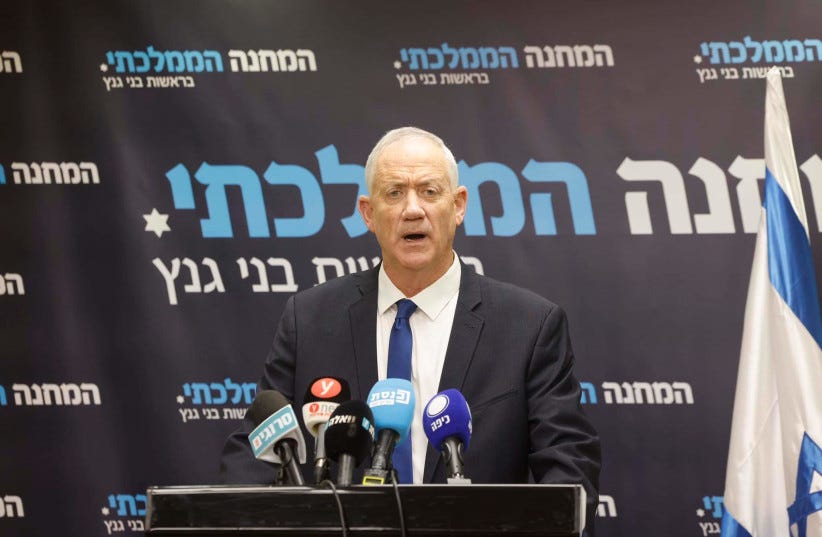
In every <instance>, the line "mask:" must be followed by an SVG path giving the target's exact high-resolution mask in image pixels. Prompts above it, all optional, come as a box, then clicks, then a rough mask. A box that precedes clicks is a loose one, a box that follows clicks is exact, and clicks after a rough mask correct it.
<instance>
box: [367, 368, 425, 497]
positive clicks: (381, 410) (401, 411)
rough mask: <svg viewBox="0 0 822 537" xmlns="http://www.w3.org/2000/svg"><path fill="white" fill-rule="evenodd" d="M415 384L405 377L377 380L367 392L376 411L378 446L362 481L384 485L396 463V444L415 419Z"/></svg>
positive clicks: (372, 407) (405, 434)
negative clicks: (394, 455) (394, 456)
mask: <svg viewBox="0 0 822 537" xmlns="http://www.w3.org/2000/svg"><path fill="white" fill-rule="evenodd" d="M414 399H415V398H414V388H413V387H412V386H411V383H410V382H409V381H407V380H405V379H385V380H381V381H379V382H377V383H376V384H374V387H373V388H371V392H369V394H368V406H369V407H371V411H372V412H373V413H374V426H375V427H376V430H377V446H376V448H375V449H374V456H373V457H372V458H371V468H369V469H368V470H366V471H365V473H364V474H363V478H362V484H363V485H382V484H383V483H385V480H386V479H387V478H388V475H389V474H390V472H391V469H392V467H393V465H392V464H391V455H392V454H393V453H394V447H396V445H397V444H399V443H400V442H402V441H403V440H405V439H406V438H407V437H408V432H409V431H410V430H411V420H413V419H414V405H415V401H414Z"/></svg>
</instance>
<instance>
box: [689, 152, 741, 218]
mask: <svg viewBox="0 0 822 537" xmlns="http://www.w3.org/2000/svg"><path fill="white" fill-rule="evenodd" d="M688 173H690V174H691V175H695V176H696V177H698V178H699V179H700V180H701V181H702V182H703V183H704V184H705V194H706V195H707V197H708V212H707V213H706V214H696V215H694V225H695V227H696V232H697V233H733V232H734V231H735V230H736V228H735V226H734V217H733V213H732V212H731V197H730V194H728V182H727V180H726V179H725V173H724V172H723V171H722V169H721V168H720V167H719V166H717V165H716V164H714V163H713V162H711V161H710V160H707V159H704V158H702V157H699V158H698V159H697V161H696V162H695V163H694V165H693V166H691V169H690V170H688Z"/></svg>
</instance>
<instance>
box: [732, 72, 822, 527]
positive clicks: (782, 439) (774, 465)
mask: <svg viewBox="0 0 822 537" xmlns="http://www.w3.org/2000/svg"><path fill="white" fill-rule="evenodd" d="M767 83H768V89H767V95H766V98H765V166H766V170H765V202H764V207H763V209H762V218H761V220H760V222H759V232H758V235H757V239H756V250H755V253H754V260H753V268H752V269H751V281H750V284H749V287H748V302H747V306H746V308H745V328H744V331H743V334H742V350H741V352H740V358H739V374H738V377H737V383H736V397H735V400H734V414H733V425H732V427H731V445H730V449H729V453H728V467H727V470H726V476H725V515H724V517H723V519H722V537H737V536H753V537H765V536H768V537H777V536H788V535H793V536H795V537H811V536H813V537H822V474H820V473H821V472H822V448H820V446H822V320H820V313H819V297H818V294H817V290H816V277H815V273H814V268H813V259H812V255H811V249H810V243H809V239H808V222H807V218H806V216H805V204H804V201H803V199H802V189H801V188H800V184H799V175H798V173H797V170H796V159H795V157H794V154H793V142H792V140H791V131H790V125H789V123H788V112H787V109H786V107H785V96H784V94H783V93H782V80H781V78H780V75H779V71H778V70H777V69H775V68H774V69H771V71H770V72H769V73H768V77H767Z"/></svg>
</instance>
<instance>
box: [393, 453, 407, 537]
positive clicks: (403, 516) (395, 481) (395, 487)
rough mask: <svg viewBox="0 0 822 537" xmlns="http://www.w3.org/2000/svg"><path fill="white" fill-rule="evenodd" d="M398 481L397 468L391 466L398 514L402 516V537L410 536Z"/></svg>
mask: <svg viewBox="0 0 822 537" xmlns="http://www.w3.org/2000/svg"><path fill="white" fill-rule="evenodd" d="M397 482H399V476H398V475H397V469H396V468H391V485H392V486H393V487H394V497H395V498H396V499H397V514H398V515H399V517H400V537H408V533H407V532H406V531H405V514H404V513H403V511H402V501H401V500H400V488H399V487H398V486H397Z"/></svg>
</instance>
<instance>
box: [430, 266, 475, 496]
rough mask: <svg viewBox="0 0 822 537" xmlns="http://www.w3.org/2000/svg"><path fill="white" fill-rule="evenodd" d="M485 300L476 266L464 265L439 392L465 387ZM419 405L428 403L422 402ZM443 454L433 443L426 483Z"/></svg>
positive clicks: (431, 476)
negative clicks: (479, 306) (475, 271)
mask: <svg viewBox="0 0 822 537" xmlns="http://www.w3.org/2000/svg"><path fill="white" fill-rule="evenodd" d="M481 302H482V292H481V289H480V282H479V277H478V276H477V275H476V274H475V273H474V269H473V268H469V267H467V266H465V264H464V263H463V265H462V278H461V281H460V294H459V298H458V300H457V309H456V311H455V312H454V324H453V326H452V327H451V337H450V338H449V340H448V350H447V351H446V353H445V363H444V364H443V367H442V375H441V376H440V384H439V388H438V390H437V391H438V392H441V391H443V390H447V389H449V388H456V389H458V390H462V388H463V382H464V380H465V375H466V374H467V373H468V368H469V367H470V366H471V359H472V358H473V357H474V349H476V346H477V342H478V341H479V336H480V333H481V332H482V325H483V324H484V322H485V321H484V319H483V317H482V316H481V315H479V314H478V312H476V311H474V310H475V308H476V307H477V306H478V305H479V304H480V303H481ZM417 404H423V405H424V404H425V402H421V403H420V402H418V403H417ZM441 459H442V456H441V455H440V454H439V453H438V452H437V451H436V450H434V449H432V448H431V447H430V446H429V448H428V453H427V456H426V457H425V472H424V473H423V482H425V483H430V482H431V479H432V478H433V476H434V473H435V471H436V469H437V466H438V464H439V463H440V460H441Z"/></svg>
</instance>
